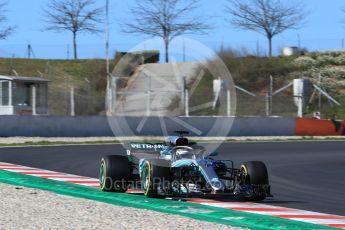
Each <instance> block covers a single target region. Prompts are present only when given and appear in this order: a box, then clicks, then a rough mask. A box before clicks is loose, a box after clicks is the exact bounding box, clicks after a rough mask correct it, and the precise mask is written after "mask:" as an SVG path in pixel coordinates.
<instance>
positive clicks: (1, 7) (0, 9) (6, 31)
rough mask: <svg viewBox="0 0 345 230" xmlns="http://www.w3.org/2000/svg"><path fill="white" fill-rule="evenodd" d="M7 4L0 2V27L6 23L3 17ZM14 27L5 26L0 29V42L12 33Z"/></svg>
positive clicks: (5, 18)
mask: <svg viewBox="0 0 345 230" xmlns="http://www.w3.org/2000/svg"><path fill="white" fill-rule="evenodd" d="M6 5H7V3H6V2H0V25H1V24H3V23H4V22H6V21H7V17H6V15H5V13H6V10H5V7H6ZM14 29H15V28H14V27H12V26H5V27H4V28H1V29H0V40H4V39H6V38H7V37H8V36H9V35H10V34H11V33H13V32H14Z"/></svg>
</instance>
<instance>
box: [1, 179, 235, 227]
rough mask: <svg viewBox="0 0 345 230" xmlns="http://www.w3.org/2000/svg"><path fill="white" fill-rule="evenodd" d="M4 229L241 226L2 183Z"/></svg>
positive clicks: (2, 220)
mask: <svg viewBox="0 0 345 230" xmlns="http://www.w3.org/2000/svg"><path fill="white" fill-rule="evenodd" d="M0 197H1V205H0V229H7V230H12V229H13V230H21V229H25V230H29V229H102V230H104V229H162V227H163V226H164V228H165V229H241V228H235V227H230V226H226V225H220V224H215V223H210V222H205V221H199V220H194V219H190V218H186V217H182V216H178V215H170V214H165V213H160V212H155V211H150V210H144V209H135V208H130V207H121V206H116V205H111V204H106V203H101V202H96V201H91V200H85V199H80V198H74V197H68V196H62V195H58V194H55V193H52V192H46V191H42V190H38V189H32V188H26V187H20V186H13V185H7V184H2V183H0Z"/></svg>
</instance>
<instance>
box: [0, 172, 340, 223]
mask: <svg viewBox="0 0 345 230" xmlns="http://www.w3.org/2000/svg"><path fill="white" fill-rule="evenodd" d="M0 183H7V184H12V185H17V186H25V187H30V188H36V189H42V190H46V191H51V192H55V193H58V194H62V195H67V196H73V197H77V198H84V199H89V200H95V201H99V202H104V203H108V204H114V205H118V206H124V207H133V208H140V209H147V210H153V211H158V212H163V213H168V214H175V215H180V216H185V217H189V218H193V219H197V220H202V221H208V222H213V223H218V224H225V225H230V226H237V227H243V228H249V229H277V230H278V229H289V230H290V229H292V230H294V229H296V230H312V229H334V228H330V227H325V226H321V225H316V224H309V223H304V222H299V221H294V220H287V219H281V218H278V217H272V216H265V215H259V214H251V213H245V212H240V211H234V210H230V209H224V208H217V207H211V206H205V205H200V204H194V203H189V202H179V201H171V200H165V199H152V198H147V197H145V196H140V195H131V194H126V193H107V192H103V191H101V190H100V189H96V188H90V187H86V186H82V185H75V184H71V183H66V182H62V181H54V180H49V179H43V178H38V177H34V176H29V175H23V174H17V173H13V172H8V171H4V170H0Z"/></svg>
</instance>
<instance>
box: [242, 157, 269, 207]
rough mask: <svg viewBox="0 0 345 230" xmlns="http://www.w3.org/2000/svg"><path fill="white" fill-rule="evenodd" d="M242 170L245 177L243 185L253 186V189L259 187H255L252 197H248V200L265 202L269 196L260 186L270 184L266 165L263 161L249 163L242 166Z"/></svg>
mask: <svg viewBox="0 0 345 230" xmlns="http://www.w3.org/2000/svg"><path fill="white" fill-rule="evenodd" d="M240 170H241V173H242V175H243V181H242V184H243V185H252V186H253V187H255V186H256V185H259V186H258V187H255V189H254V190H255V191H253V194H252V196H250V197H246V200H251V201H260V200H264V199H265V198H266V196H267V194H266V191H265V190H264V189H263V188H262V187H260V186H262V185H268V184H269V182H268V173H267V168H266V165H265V164H264V163H263V162H261V161H248V162H245V163H243V164H242V165H241V168H240Z"/></svg>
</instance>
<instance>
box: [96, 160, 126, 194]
mask: <svg viewBox="0 0 345 230" xmlns="http://www.w3.org/2000/svg"><path fill="white" fill-rule="evenodd" d="M130 176H131V172H130V162H129V161H128V159H127V157H126V156H105V157H103V158H102V160H101V166H100V172H99V182H100V187H101V189H102V190H103V191H105V192H126V191H127V186H128V181H129V180H130Z"/></svg>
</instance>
